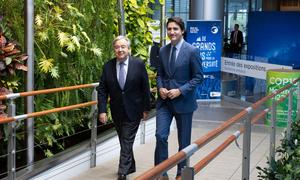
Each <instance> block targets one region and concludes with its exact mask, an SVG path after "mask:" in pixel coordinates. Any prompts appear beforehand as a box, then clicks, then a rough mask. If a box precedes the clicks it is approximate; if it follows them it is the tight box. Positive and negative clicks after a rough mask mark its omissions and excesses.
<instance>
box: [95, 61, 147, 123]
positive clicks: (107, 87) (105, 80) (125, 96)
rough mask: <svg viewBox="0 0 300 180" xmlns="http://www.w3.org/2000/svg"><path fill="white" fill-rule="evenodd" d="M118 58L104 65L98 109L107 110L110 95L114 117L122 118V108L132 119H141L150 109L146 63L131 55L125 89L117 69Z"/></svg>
mask: <svg viewBox="0 0 300 180" xmlns="http://www.w3.org/2000/svg"><path fill="white" fill-rule="evenodd" d="M116 62H117V60H116V58H114V59H112V60H110V61H108V62H107V63H106V64H105V65H104V69H103V73H102V75H101V78H100V82H99V87H98V111H99V113H103V112H107V109H106V105H107V101H108V97H109V98H110V101H109V104H110V109H111V114H112V118H113V119H114V120H117V121H118V120H122V119H123V118H124V117H122V113H120V112H122V110H123V109H121V108H124V109H125V112H126V114H127V116H128V118H129V120H131V121H135V120H140V119H141V118H142V117H143V112H144V111H149V110H150V89H149V80H148V75H147V71H146V69H145V65H144V63H143V62H142V61H141V60H139V59H136V58H133V57H129V64H128V71H127V76H126V82H125V86H124V90H122V89H121V88H120V86H119V83H118V79H117V70H116Z"/></svg>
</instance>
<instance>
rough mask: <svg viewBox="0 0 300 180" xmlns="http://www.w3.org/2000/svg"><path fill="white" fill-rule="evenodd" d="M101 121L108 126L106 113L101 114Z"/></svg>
mask: <svg viewBox="0 0 300 180" xmlns="http://www.w3.org/2000/svg"><path fill="white" fill-rule="evenodd" d="M99 121H100V122H102V123H103V124H106V122H107V116H106V113H100V114H99Z"/></svg>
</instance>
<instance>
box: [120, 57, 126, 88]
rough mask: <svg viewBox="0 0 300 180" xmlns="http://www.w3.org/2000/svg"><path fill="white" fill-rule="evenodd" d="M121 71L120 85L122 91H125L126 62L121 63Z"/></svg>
mask: <svg viewBox="0 0 300 180" xmlns="http://www.w3.org/2000/svg"><path fill="white" fill-rule="evenodd" d="M119 65H120V71H119V85H120V87H121V89H124V85H125V68H124V66H125V63H124V62H120V63H119Z"/></svg>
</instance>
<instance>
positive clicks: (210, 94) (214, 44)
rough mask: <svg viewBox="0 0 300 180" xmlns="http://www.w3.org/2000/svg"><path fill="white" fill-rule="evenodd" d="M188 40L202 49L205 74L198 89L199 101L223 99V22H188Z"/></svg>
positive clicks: (201, 55) (201, 54)
mask: <svg viewBox="0 0 300 180" xmlns="http://www.w3.org/2000/svg"><path fill="white" fill-rule="evenodd" d="M186 33H187V36H186V40H187V42H189V43H190V44H192V45H193V46H196V47H198V48H199V49H200V54H199V56H200V57H201V60H202V68H203V73H204V81H203V83H202V84H201V85H200V86H199V87H197V93H196V94H197V99H203V100H209V99H220V98H221V54H222V23H221V21H199V20H189V21H187V28H186Z"/></svg>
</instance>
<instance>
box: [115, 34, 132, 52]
mask: <svg viewBox="0 0 300 180" xmlns="http://www.w3.org/2000/svg"><path fill="white" fill-rule="evenodd" d="M123 39H124V40H125V41H126V42H127V46H128V48H129V49H130V40H129V39H128V38H127V37H126V36H122V35H120V36H117V37H116V38H115V39H114V41H113V43H112V45H113V46H115V44H116V42H117V41H119V40H123Z"/></svg>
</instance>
